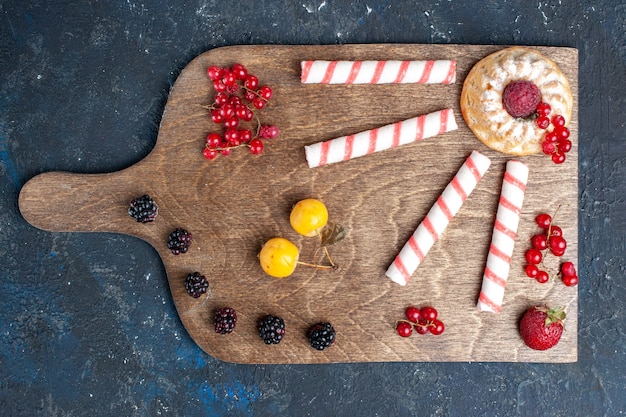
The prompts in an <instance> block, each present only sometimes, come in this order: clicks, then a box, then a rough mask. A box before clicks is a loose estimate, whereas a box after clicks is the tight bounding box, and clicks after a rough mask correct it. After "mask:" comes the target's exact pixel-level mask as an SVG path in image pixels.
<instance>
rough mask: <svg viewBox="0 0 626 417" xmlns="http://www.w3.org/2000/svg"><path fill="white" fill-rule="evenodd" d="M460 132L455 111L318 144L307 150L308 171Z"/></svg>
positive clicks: (447, 110) (438, 113) (307, 147)
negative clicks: (433, 137) (444, 134)
mask: <svg viewBox="0 0 626 417" xmlns="http://www.w3.org/2000/svg"><path fill="white" fill-rule="evenodd" d="M457 128H458V126H457V124H456V120H455V119H454V112H453V111H452V109H444V110H440V111H436V112H433V113H429V114H426V115H423V116H419V117H414V118H412V119H408V120H404V121H401V122H397V123H393V124H390V125H386V126H383V127H379V128H376V129H372V130H366V131H364V132H360V133H356V134H353V135H349V136H342V137H339V138H335V139H331V140H327V141H325V142H317V143H314V144H313V145H308V146H305V147H304V151H305V154H306V160H307V162H308V164H309V168H315V167H319V166H322V165H328V164H333V163H335V162H340V161H347V160H348V159H352V158H357V157H359V156H363V155H368V154H371V153H374V152H379V151H382V150H385V149H390V148H395V147H396V146H400V145H404V144H407V143H412V142H417V141H420V140H422V139H425V138H429V137H432V136H436V135H440V134H442V133H446V132H450V131H452V130H456V129H457Z"/></svg>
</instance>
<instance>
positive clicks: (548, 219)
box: [535, 213, 552, 229]
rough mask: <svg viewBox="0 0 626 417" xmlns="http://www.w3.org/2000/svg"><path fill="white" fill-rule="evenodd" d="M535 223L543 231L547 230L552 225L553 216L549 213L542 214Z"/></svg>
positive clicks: (536, 218)
mask: <svg viewBox="0 0 626 417" xmlns="http://www.w3.org/2000/svg"><path fill="white" fill-rule="evenodd" d="M535 223H537V226H539V227H541V228H542V229H547V228H548V227H550V224H552V216H550V215H549V214H547V213H540V214H538V215H537V217H535Z"/></svg>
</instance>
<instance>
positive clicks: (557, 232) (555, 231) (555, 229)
mask: <svg viewBox="0 0 626 417" xmlns="http://www.w3.org/2000/svg"><path fill="white" fill-rule="evenodd" d="M550 236H563V229H561V228H560V227H559V226H557V225H556V224H553V225H552V226H550Z"/></svg>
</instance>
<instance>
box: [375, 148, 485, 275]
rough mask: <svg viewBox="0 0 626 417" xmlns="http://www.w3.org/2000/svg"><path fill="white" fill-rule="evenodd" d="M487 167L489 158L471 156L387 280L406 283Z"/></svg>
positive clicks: (478, 155) (399, 256)
mask: <svg viewBox="0 0 626 417" xmlns="http://www.w3.org/2000/svg"><path fill="white" fill-rule="evenodd" d="M490 164H491V161H490V160H489V158H487V157H486V156H484V155H483V154H481V153H480V152H478V151H473V152H472V153H471V155H470V156H469V157H468V158H467V159H466V160H465V162H464V163H463V165H462V166H461V168H459V171H458V172H457V173H456V175H455V176H454V178H453V179H452V181H450V183H449V184H448V185H447V186H446V188H445V189H444V190H443V193H442V194H441V195H440V196H439V198H438V199H437V201H436V202H435V204H434V205H433V206H432V208H431V209H430V211H429V212H428V214H427V215H426V218H424V220H423V221H422V222H421V223H420V225H419V226H418V227H417V229H416V230H415V232H414V233H413V235H412V236H411V238H410V239H409V241H408V242H407V243H406V244H405V245H404V247H403V248H402V250H401V251H400V253H399V254H398V256H396V259H395V260H394V261H393V263H392V264H391V265H390V266H389V268H388V269H387V272H386V273H385V275H386V276H387V277H388V278H390V279H391V280H392V281H394V282H396V283H398V284H400V285H406V284H407V282H409V280H410V279H411V275H413V273H414V272H415V270H416V269H417V267H418V266H419V265H420V263H422V261H423V260H424V257H425V256H426V254H427V253H428V251H429V250H430V248H431V247H432V246H433V244H434V243H435V242H436V241H437V240H438V239H439V237H440V236H441V234H442V233H443V231H444V230H445V229H446V227H447V226H448V223H450V221H451V220H452V218H453V217H454V216H455V215H456V213H457V212H458V211H459V209H460V208H461V206H462V205H463V203H464V202H465V200H466V199H467V197H468V196H469V195H470V193H471V192H472V191H473V190H474V188H476V185H477V184H478V182H479V181H480V180H481V178H482V177H483V175H485V172H487V169H488V168H489V165H490Z"/></svg>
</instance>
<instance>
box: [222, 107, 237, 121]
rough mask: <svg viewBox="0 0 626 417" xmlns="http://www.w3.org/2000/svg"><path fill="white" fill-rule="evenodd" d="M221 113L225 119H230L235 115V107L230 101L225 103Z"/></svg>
mask: <svg viewBox="0 0 626 417" xmlns="http://www.w3.org/2000/svg"><path fill="white" fill-rule="evenodd" d="M220 114H221V115H222V117H223V118H224V120H227V119H230V118H231V117H234V116H235V107H234V106H233V105H232V104H230V103H227V104H224V105H223V106H222V107H220Z"/></svg>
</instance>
